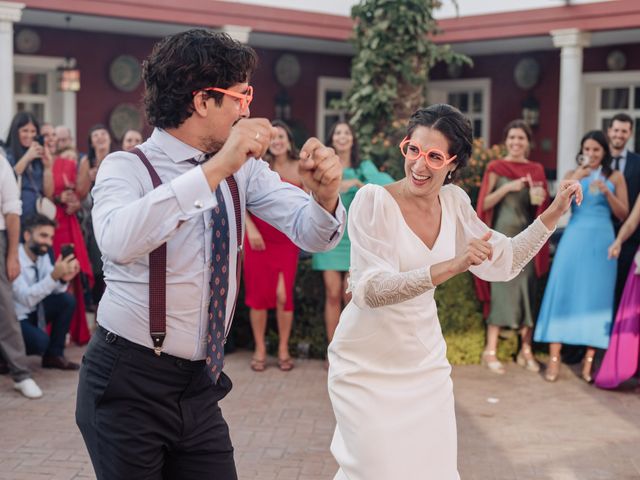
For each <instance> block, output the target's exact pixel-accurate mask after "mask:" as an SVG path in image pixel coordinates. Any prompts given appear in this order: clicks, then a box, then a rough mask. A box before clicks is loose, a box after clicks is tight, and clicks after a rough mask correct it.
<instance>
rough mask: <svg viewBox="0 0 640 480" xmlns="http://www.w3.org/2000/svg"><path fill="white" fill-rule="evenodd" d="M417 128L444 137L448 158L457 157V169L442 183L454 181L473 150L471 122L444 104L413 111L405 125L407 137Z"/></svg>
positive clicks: (453, 108)
mask: <svg viewBox="0 0 640 480" xmlns="http://www.w3.org/2000/svg"><path fill="white" fill-rule="evenodd" d="M418 127H429V128H433V129H434V130H437V131H438V132H440V133H441V134H443V135H444V136H445V138H446V139H447V141H448V142H449V151H448V152H447V153H448V154H449V156H450V157H453V156H454V155H457V157H456V159H455V161H454V163H455V164H456V165H457V168H456V169H455V170H454V171H453V174H452V175H451V177H452V178H449V176H447V178H446V179H445V181H444V183H445V184H447V183H451V182H453V181H454V180H455V178H456V174H457V173H458V172H459V171H460V169H462V168H464V166H465V165H466V164H467V161H468V160H469V157H470V156H471V151H472V148H473V128H472V127H471V121H470V120H469V119H468V118H467V117H465V116H464V115H463V114H462V112H461V111H460V110H458V109H457V108H455V107H452V106H451V105H447V104H445V103H437V104H434V105H430V106H428V107H426V108H420V109H418V110H416V111H415V113H414V114H413V115H411V118H410V119H409V124H408V125H407V137H411V135H412V134H413V132H414V131H415V129H416V128H418Z"/></svg>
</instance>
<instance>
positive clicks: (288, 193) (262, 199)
mask: <svg viewBox="0 0 640 480" xmlns="http://www.w3.org/2000/svg"><path fill="white" fill-rule="evenodd" d="M249 163H250V164H249V165H248V167H249V168H250V173H249V175H248V176H247V187H246V200H247V209H248V210H249V211H250V212H251V213H253V214H254V215H255V216H257V217H258V218H260V219H262V220H264V221H265V222H267V223H269V224H271V225H273V226H274V227H275V228H277V229H278V230H280V231H281V232H283V233H284V234H285V235H287V236H288V237H289V238H290V239H291V241H293V243H295V244H296V245H297V246H298V247H300V248H302V249H303V250H306V251H308V252H322V251H325V250H329V249H331V248H333V247H335V246H336V245H337V244H338V242H339V241H340V239H341V238H342V235H343V233H344V225H345V221H346V216H347V213H346V211H345V208H344V206H343V205H342V202H338V207H337V208H336V212H335V215H331V214H330V213H329V212H327V211H326V210H325V209H324V208H322V207H321V206H320V205H319V204H318V203H317V202H316V201H315V200H314V199H313V198H312V197H311V196H310V195H309V194H307V193H305V192H304V191H303V190H301V189H300V188H297V187H295V186H293V185H291V184H289V183H287V182H283V181H282V180H281V179H280V176H279V175H278V174H277V173H275V172H273V171H272V170H270V169H269V165H268V164H267V163H266V162H264V161H262V160H255V159H250V160H249Z"/></svg>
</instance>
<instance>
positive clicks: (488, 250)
mask: <svg viewBox="0 0 640 480" xmlns="http://www.w3.org/2000/svg"><path fill="white" fill-rule="evenodd" d="M491 234H492V232H491V230H489V231H488V232H487V233H485V234H484V235H483V236H482V237H481V238H474V239H472V240H471V241H470V242H469V243H468V244H467V248H466V249H465V250H464V252H462V254H460V255H458V256H457V257H456V258H454V259H453V262H454V270H455V271H456V273H462V272H466V271H467V270H469V268H470V267H472V266H474V265H480V264H481V263H482V262H484V261H485V260H487V259H488V260H491V259H492V258H493V247H492V246H491V243H489V239H490V238H491Z"/></svg>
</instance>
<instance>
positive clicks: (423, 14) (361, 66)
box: [344, 0, 471, 178]
mask: <svg viewBox="0 0 640 480" xmlns="http://www.w3.org/2000/svg"><path fill="white" fill-rule="evenodd" d="M438 7H440V1H438V0H362V1H361V2H360V3H358V4H356V5H355V6H354V7H353V8H352V10H351V16H352V18H353V19H354V37H353V43H354V46H355V50H356V53H355V56H354V58H353V61H352V66H351V79H352V88H351V90H350V92H349V94H348V96H347V99H346V104H345V105H344V106H345V108H346V110H347V111H348V114H349V117H350V123H351V125H352V126H353V127H354V129H355V131H356V134H357V137H358V141H359V144H360V147H361V153H362V155H363V158H368V159H371V160H373V161H374V163H376V165H378V167H381V168H383V169H385V170H387V171H388V172H389V173H391V174H392V175H393V176H394V177H396V178H399V177H401V176H403V172H402V167H401V162H400V159H401V155H400V151H399V149H398V148H397V145H398V144H399V142H400V140H401V139H402V136H403V131H404V127H405V126H406V123H407V121H408V119H409V117H410V116H411V114H412V113H413V112H414V111H415V110H416V109H417V108H419V107H420V106H423V105H424V104H425V92H426V88H427V80H428V77H429V71H430V69H431V68H432V67H433V66H434V65H435V64H436V63H438V62H445V63H447V64H449V63H456V64H465V63H466V64H471V60H470V59H469V58H468V57H466V56H464V55H461V54H458V53H456V52H454V51H453V50H452V49H451V47H450V46H449V45H440V44H436V43H434V41H433V37H434V36H436V35H437V34H438V33H439V32H440V30H439V29H438V26H437V22H436V20H435V19H434V17H433V12H434V10H436V9H437V8H438Z"/></svg>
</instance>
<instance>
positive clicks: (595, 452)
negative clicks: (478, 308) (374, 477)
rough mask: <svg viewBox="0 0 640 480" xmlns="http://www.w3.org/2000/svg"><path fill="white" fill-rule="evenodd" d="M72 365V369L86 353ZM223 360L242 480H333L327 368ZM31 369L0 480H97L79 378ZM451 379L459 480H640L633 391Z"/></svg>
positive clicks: (8, 402)
mask: <svg viewBox="0 0 640 480" xmlns="http://www.w3.org/2000/svg"><path fill="white" fill-rule="evenodd" d="M68 355H69V356H70V357H71V358H74V359H76V360H79V359H80V357H81V355H82V349H80V348H70V349H68ZM227 358H228V360H227V367H226V368H225V371H227V372H228V373H229V375H230V377H231V378H232V379H233V381H234V389H233V391H232V392H231V394H230V395H229V396H228V397H227V398H226V399H225V400H224V403H223V406H222V408H223V411H224V412H225V416H226V418H227V420H228V422H229V424H230V426H231V434H232V437H233V441H234V444H235V448H236V461H237V465H238V470H239V476H240V479H241V480H325V479H331V478H333V474H334V473H335V470H336V465H335V462H334V461H333V459H332V457H331V455H330V453H329V449H328V448H329V443H330V441H331V436H332V433H333V426H334V423H333V416H332V412H331V406H330V405H329V400H328V396H327V392H326V387H325V379H326V372H325V370H324V368H323V366H322V362H319V361H312V360H307V361H300V362H298V364H297V367H296V368H295V369H294V370H293V371H292V372H289V373H283V372H280V371H279V370H278V369H277V367H276V366H275V361H273V362H272V364H271V365H270V368H268V369H267V371H266V372H264V373H262V374H260V373H254V372H252V371H251V370H249V368H248V363H249V359H250V353H249V352H238V353H234V354H232V355H229V356H228V357H227ZM32 360H33V366H34V369H35V378H36V380H37V381H38V383H39V384H40V386H41V387H42V388H43V390H44V391H45V396H44V397H43V398H42V399H40V400H27V399H23V397H21V396H20V395H19V394H17V393H15V392H14V391H13V389H12V383H11V381H10V379H9V378H8V377H6V376H3V377H0V479H2V480H5V479H6V480H9V479H11V480H45V479H47V480H54V479H55V480H65V479H93V478H95V477H94V475H93V471H92V469H91V464H90V462H89V459H88V456H87V454H86V451H85V448H84V444H83V443H82V439H81V437H80V434H79V432H78V431H77V429H76V426H75V422H74V415H73V411H74V404H75V387H76V382H77V374H76V373H70V372H58V371H49V370H41V369H39V368H38V367H37V365H38V362H37V359H36V358H33V357H32ZM453 377H454V385H455V393H456V404H457V405H456V407H457V415H458V432H459V468H460V474H461V477H462V479H463V480H605V479H616V480H626V479H640V389H637V388H634V387H633V386H631V387H630V388H628V389H626V390H625V391H621V392H605V391H600V390H597V389H595V388H593V387H590V386H588V385H586V384H585V383H584V382H582V381H580V380H578V379H577V377H576V376H575V374H574V373H573V372H572V371H571V370H570V369H569V368H567V367H563V371H562V376H561V378H560V380H559V381H558V383H556V384H548V383H546V382H545V381H544V380H543V379H542V378H541V377H540V376H538V375H535V374H530V373H527V372H525V371H523V370H521V369H520V368H518V367H517V366H515V365H511V366H509V368H508V371H507V375H505V376H504V377H498V376H496V375H493V374H491V373H489V372H487V371H486V370H484V369H482V368H481V367H478V366H468V367H456V368H455V369H454V373H453ZM132 480H135V479H132ZM390 480H396V479H390ZM398 480H400V479H398Z"/></svg>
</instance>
